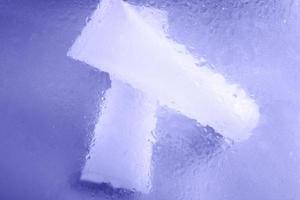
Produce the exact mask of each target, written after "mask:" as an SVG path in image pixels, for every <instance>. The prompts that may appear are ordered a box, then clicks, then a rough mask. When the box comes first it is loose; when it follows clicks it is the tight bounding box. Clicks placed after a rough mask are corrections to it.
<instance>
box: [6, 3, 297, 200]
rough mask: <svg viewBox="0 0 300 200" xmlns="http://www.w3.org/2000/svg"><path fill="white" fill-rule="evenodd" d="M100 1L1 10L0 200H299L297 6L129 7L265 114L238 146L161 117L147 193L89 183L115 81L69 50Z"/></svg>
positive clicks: (179, 118) (164, 112) (179, 119)
mask: <svg viewBox="0 0 300 200" xmlns="http://www.w3.org/2000/svg"><path fill="white" fill-rule="evenodd" d="M98 3H99V2H98V1H95V0H87V1H81V0H65V1H58V0H57V1H56V0H52V1H51V0H49V1H46V0H43V1H38V0H27V1H21V0H15V1H10V0H0V47H1V48H0V155H1V156H2V159H1V161H0V199H8V200H18V199H28V200H29V199H30V200H35V199H39V200H41V199H47V200H52V199H53V200H54V199H55V200H68V199H70V200H77V199H87V200H89V199H142V200H143V199H149V200H150V199H162V200H165V199H172V200H173V199H174V200H175V199H189V200H191V199H197V200H198V199H205V200H221V199H222V200H226V199H228V200H235V199H236V200H240V199H243V200H248V199H249V200H253V199H264V200H268V199H270V200H277V199H278V200H298V199H300V193H299V191H300V167H299V166H300V165H299V162H300V161H299V160H300V135H299V134H300V133H299V128H300V127H299V124H300V104H299V102H300V80H299V77H298V76H299V72H300V16H299V15H300V14H299V13H300V2H299V1H298V0H294V1H274V0H273V1H271V0H258V1H251V0H243V1H242V0H239V1H233V0H224V1H214V0H201V1H184V0H179V1H171V0H167V1H165V0H164V1H163V0H161V1H160V0H155V1H153V0H151V1H148V0H140V1H138V0H130V1H129V3H131V4H134V5H139V6H150V7H152V8H157V9H161V10H164V11H166V12H167V13H168V21H169V27H168V30H169V32H168V33H169V37H170V38H172V39H173V40H174V41H176V42H178V43H181V44H184V45H185V46H186V47H187V49H188V50H189V51H190V52H191V53H193V55H195V56H196V57H197V58H200V57H204V58H205V60H206V61H207V62H208V63H209V64H210V66H211V68H212V69H213V70H214V71H216V72H218V73H221V74H222V75H223V76H224V77H225V78H226V80H228V81H229V82H233V83H238V84H239V85H240V86H241V87H242V88H243V89H244V90H245V91H247V93H248V94H249V96H251V98H253V99H254V100H255V101H256V103H257V105H258V106H259V109H260V119H259V123H258V125H257V127H256V128H255V129H254V130H253V131H252V135H251V137H250V138H249V139H248V140H245V141H243V142H234V143H232V142H231V141H228V140H227V139H226V138H224V137H222V135H220V134H218V133H216V132H215V131H214V130H213V129H212V128H210V127H208V126H202V125H200V124H199V123H197V122H196V121H195V120H191V119H189V118H187V117H186V116H184V115H182V114H179V113H177V112H175V111H173V110H170V109H167V108H162V109H161V110H160V111H159V112H158V121H157V127H156V139H157V142H156V144H155V145H154V147H153V155H152V159H153V166H152V167H153V177H152V182H153V186H152V190H151V192H150V193H148V194H141V193H138V192H132V191H128V190H126V189H114V188H112V187H111V186H110V185H108V184H93V183H90V182H84V181H81V180H80V175H81V170H82V168H83V166H84V164H85V162H86V156H87V154H88V152H89V146H90V144H91V142H92V140H93V139H92V138H93V131H94V128H95V124H96V122H97V119H98V114H99V112H100V111H101V106H99V105H101V102H102V101H103V100H104V99H103V97H104V92H105V91H106V90H107V89H108V88H110V86H111V77H110V75H109V74H108V73H106V72H101V71H99V70H98V69H96V68H94V67H92V66H90V65H88V64H84V63H82V62H79V61H76V60H74V59H71V58H70V57H68V56H67V52H68V50H69V48H70V47H71V46H72V45H73V43H74V42H75V40H76V38H77V37H78V35H80V33H81V31H82V29H83V28H84V27H85V25H86V23H87V22H88V21H89V20H90V16H91V14H92V13H93V11H94V10H95V9H96V8H97V5H98ZM124 142H126V141H124ZM124 173H126V172H124Z"/></svg>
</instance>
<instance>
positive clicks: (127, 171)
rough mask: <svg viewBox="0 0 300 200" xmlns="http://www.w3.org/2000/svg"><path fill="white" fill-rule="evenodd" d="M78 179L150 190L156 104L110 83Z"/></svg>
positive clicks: (128, 88)
mask: <svg viewBox="0 0 300 200" xmlns="http://www.w3.org/2000/svg"><path fill="white" fill-rule="evenodd" d="M101 113H102V114H101V115H100V117H99V121H98V123H97V125H96V128H95V136H94V143H93V145H92V146H91V147H90V154H89V159H87V161H86V164H85V167H84V169H83V171H82V175H81V179H82V180H85V181H91V182H96V183H103V182H104V183H110V184H111V185H112V186H114V187H116V188H126V189H130V190H136V191H139V192H143V193H147V192H149V190H150V189H151V176H150V175H151V163H152V145H153V143H154V137H153V131H155V127H156V117H155V113H156V104H155V102H152V101H151V100H150V99H148V98H147V97H146V96H145V95H144V94H143V93H142V92H139V91H137V90H135V89H133V88H132V87H130V86H129V85H127V84H124V83H122V82H120V81H117V80H112V87H111V88H110V89H108V90H107V92H106V94H105V100H104V102H103V104H102V112H101Z"/></svg>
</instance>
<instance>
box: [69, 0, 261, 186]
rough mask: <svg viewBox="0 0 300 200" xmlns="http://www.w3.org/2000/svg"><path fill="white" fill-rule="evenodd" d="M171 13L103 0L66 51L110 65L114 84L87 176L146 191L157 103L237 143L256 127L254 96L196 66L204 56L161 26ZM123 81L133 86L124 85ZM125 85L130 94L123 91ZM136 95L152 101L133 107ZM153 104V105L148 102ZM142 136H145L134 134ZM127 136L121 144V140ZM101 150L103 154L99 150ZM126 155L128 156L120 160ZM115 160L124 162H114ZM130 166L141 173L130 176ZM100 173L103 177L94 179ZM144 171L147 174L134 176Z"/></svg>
mask: <svg viewBox="0 0 300 200" xmlns="http://www.w3.org/2000/svg"><path fill="white" fill-rule="evenodd" d="M166 19H167V18H166V17H164V13H163V12H162V11H159V10H156V9H151V8H138V7H134V6H132V5H130V4H128V3H125V2H123V1H121V0H103V1H102V2H101V6H100V7H99V8H98V9H97V10H96V11H95V12H94V14H93V15H92V17H91V20H90V22H89V23H88V24H87V25H86V27H85V28H84V29H83V31H82V33H81V35H80V37H78V39H77V40H76V42H75V43H74V45H73V46H72V48H71V49H70V51H69V52H68V55H69V56H71V57H73V58H74V59H77V60H80V61H83V62H85V63H87V64H89V65H92V66H94V67H97V68H99V69H101V70H103V71H107V72H109V73H110V75H111V77H112V89H111V91H108V94H107V99H106V102H107V104H108V106H107V109H106V111H105V110H104V113H103V115H102V116H101V118H103V122H101V118H100V120H99V125H97V128H96V132H95V137H96V143H95V146H94V147H93V148H91V155H92V159H90V160H89V161H87V164H86V167H85V169H84V171H83V179H87V180H92V181H96V182H110V183H112V184H113V185H114V186H117V187H125V188H128V189H132V188H134V189H136V190H138V191H142V192H147V191H148V190H149V188H150V187H149V185H150V184H149V183H150V182H151V181H150V178H149V176H146V175H145V174H148V175H149V174H150V171H151V170H150V169H151V167H150V166H151V154H152V153H151V152H152V147H151V145H152V143H149V142H148V143H147V142H145V141H148V140H150V141H153V140H152V139H151V137H152V136H151V134H150V132H151V130H154V129H155V121H156V120H155V117H154V115H155V114H154V113H155V109H154V108H155V105H156V102H158V103H159V105H161V106H167V107H169V108H172V109H174V110H176V111H179V112H180V113H182V114H184V115H186V116H187V117H189V118H192V119H195V120H197V121H198V122H199V123H201V124H202V125H209V126H211V127H213V128H214V129H215V130H216V131H217V132H219V133H220V134H222V135H223V136H224V137H228V138H231V139H233V140H235V141H240V140H244V139H247V138H248V137H249V136H250V134H251V131H252V129H253V128H255V127H256V124H257V122H258V119H259V109H258V106H257V105H256V103H255V102H254V100H253V99H251V98H250V97H249V96H248V95H247V94H246V92H245V91H244V90H243V89H241V88H240V87H239V86H238V85H236V84H230V83H228V82H227V81H226V80H225V79H224V77H223V76H222V75H221V74H218V73H216V72H213V71H212V70H211V69H210V68H209V67H208V66H199V60H197V59H196V58H195V57H193V56H192V55H191V54H190V53H189V52H188V51H187V50H186V48H185V47H184V46H183V45H180V44H178V43H176V42H174V41H172V40H171V39H169V38H168V36H167V34H166V32H165V30H164V28H163V27H164V26H166V25H167V22H166V21H167V20H166ZM113 82H116V84H115V86H116V87H114V83H113ZM125 83H126V84H128V85H127V86H126V87H125V86H122V84H125ZM122 88H123V89H124V90H126V91H127V92H125V93H122V92H121V91H122V90H123V89H122ZM114 91H115V92H114ZM128 94H132V95H129V96H130V98H132V99H131V100H132V102H133V103H132V105H130V106H129V107H127V106H128V104H124V102H123V99H122V97H125V98H127V97H128V96H127V97H126V95H128ZM136 94H140V95H142V96H143V98H144V99H145V101H146V102H148V103H147V106H145V105H146V104H144V103H141V104H139V105H138V106H136V107H135V106H133V105H134V104H135V102H139V100H136V98H137V96H138V95H137V96H136ZM111 99H113V100H111ZM150 99H151V100H150ZM109 101H111V102H109ZM149 102H152V104H153V106H150V107H149V105H150V104H151V103H149ZM122 106H124V107H122ZM130 107H131V108H130ZM114 108H118V109H119V112H121V111H122V112H123V118H126V120H125V121H123V120H122V119H119V121H117V119H118V113H117V111H116V110H114ZM123 108H124V109H125V110H123ZM129 108H130V109H133V110H132V111H131V112H133V113H134V112H136V111H134V110H135V109H137V110H140V109H141V110H143V109H144V110H146V111H147V112H142V113H140V114H141V117H140V118H138V117H136V116H135V115H134V116H131V114H130V111H128V110H127V109H129ZM112 113H117V114H112ZM136 113H138V111H137V112H136ZM106 115H107V116H106ZM126 115H127V117H126ZM131 117H132V120H131V121H128V119H130V118H131ZM108 121H110V122H109V123H108ZM105 123H106V124H110V125H109V126H107V125H105ZM112 124H115V126H116V127H118V124H119V125H120V126H119V129H118V130H116V129H115V128H114V126H113V125H112ZM128 124H131V125H128ZM134 124H136V125H134ZM141 124H146V125H145V126H144V127H143V126H141ZM105 126H106V127H105ZM110 127H111V128H110ZM122 127H126V129H125V130H124V128H122ZM136 127H138V128H136ZM113 129H114V130H113ZM122 129H123V130H122ZM112 132H113V133H115V136H112V135H113V134H112ZM117 134H120V136H117ZM139 134H140V135H143V137H137V138H139V139H135V140H130V139H129V138H130V137H132V138H134V137H136V136H137V135H139ZM118 138H119V141H118ZM121 138H122V139H121ZM123 139H124V141H123ZM125 139H126V140H125ZM101 140H102V142H100V141H101ZM104 140H105V142H104ZM98 141H99V142H98ZM122 142H123V144H122V145H119V146H118V145H116V144H120V143H122ZM114 144H115V145H114ZM127 144H128V145H127ZM105 145H106V146H105ZM104 146H105V147H104ZM118 147H119V148H120V153H116V155H115V158H114V159H109V155H110V152H115V150H116V149H117V148H118ZM142 148H145V149H147V150H145V151H143V150H142ZM126 149H127V150H128V149H129V151H126ZM124 152H127V153H124ZM134 152H135V153H134ZM136 152H139V153H136ZM98 154H99V155H100V154H101V155H102V156H96V155H98ZM104 154H105V156H104ZM133 154H134V155H135V156H133ZM137 154H139V155H138V156H137ZM122 155H125V157H123V158H122ZM93 157H95V159H94V158H93ZM96 157H99V158H97V159H96ZM124 158H125V160H127V161H126V162H125V161H124V162H119V161H120V160H122V159H123V160H124ZM106 162H107V163H106ZM104 163H105V164H104ZM149 163H150V164H149ZM104 165H105V167H103V166H104ZM117 165H119V167H117V168H116V167H113V166H117ZM120 165H121V166H120ZM133 165H134V166H133ZM109 168H111V170H110V169H109ZM122 169H123V170H122ZM130 170H131V171H136V172H137V173H131V174H130V173H129V174H126V171H130ZM85 172H86V173H85ZM88 174H89V175H88ZM95 174H100V175H99V176H97V178H95V177H96V175H95ZM139 175H140V177H143V178H144V179H143V178H142V179H140V180H139V181H135V180H138V178H137V177H139ZM84 177H85V178H84Z"/></svg>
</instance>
